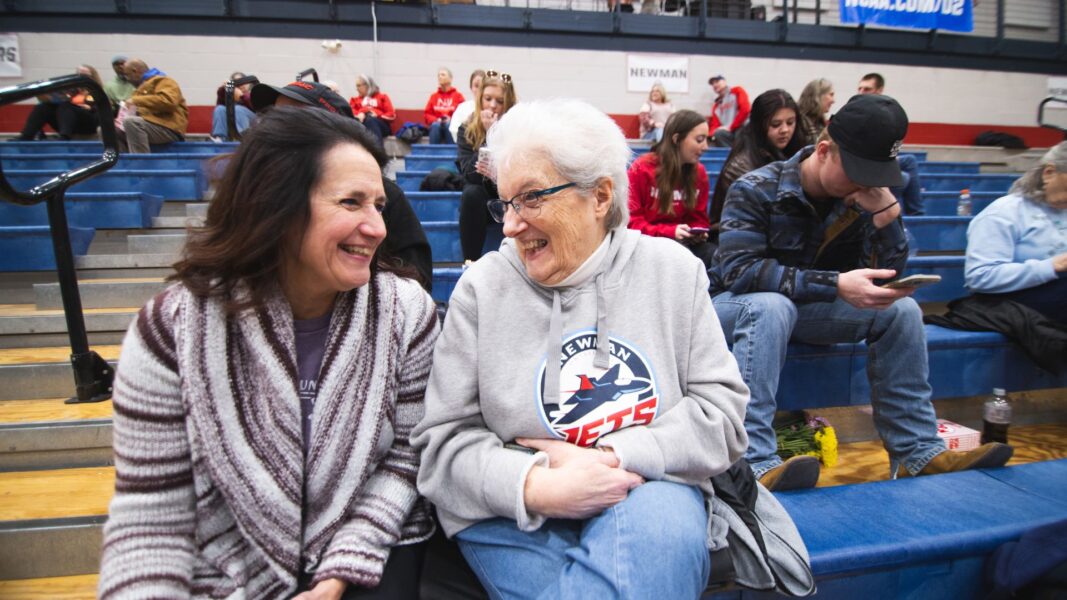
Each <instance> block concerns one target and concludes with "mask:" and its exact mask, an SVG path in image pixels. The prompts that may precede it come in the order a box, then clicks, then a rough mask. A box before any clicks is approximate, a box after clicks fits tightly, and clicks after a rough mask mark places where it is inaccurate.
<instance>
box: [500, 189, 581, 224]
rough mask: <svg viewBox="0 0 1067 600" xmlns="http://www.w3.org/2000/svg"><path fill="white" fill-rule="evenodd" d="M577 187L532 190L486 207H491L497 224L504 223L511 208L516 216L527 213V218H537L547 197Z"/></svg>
mask: <svg viewBox="0 0 1067 600" xmlns="http://www.w3.org/2000/svg"><path fill="white" fill-rule="evenodd" d="M576 185H578V184H576V183H564V184H563V185H557V186H556V187H550V188H548V189H544V190H530V191H529V192H523V193H521V194H516V195H515V197H514V198H512V199H511V200H502V199H500V198H497V199H496V200H490V201H489V202H487V203H486V205H487V206H488V207H489V214H491V215H493V220H494V221H496V222H497V223H503V222H504V215H505V214H507V212H508V207H509V206H510V207H511V208H512V210H514V211H515V214H519V213H520V212H522V211H526V216H528V217H536V216H537V215H538V214H540V213H541V205H542V204H544V203H545V196H548V195H551V194H555V193H556V192H562V191H563V190H565V189H567V188H571V187H574V186H576Z"/></svg>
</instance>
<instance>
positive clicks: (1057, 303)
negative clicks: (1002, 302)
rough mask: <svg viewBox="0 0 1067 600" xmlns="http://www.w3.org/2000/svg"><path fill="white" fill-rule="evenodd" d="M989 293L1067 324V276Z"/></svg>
mask: <svg viewBox="0 0 1067 600" xmlns="http://www.w3.org/2000/svg"><path fill="white" fill-rule="evenodd" d="M988 295H989V296H995V297H998V298H1006V299H1008V300H1014V301H1016V302H1018V303H1019V304H1025V305H1026V306H1029V307H1030V308H1032V309H1034V310H1036V311H1038V312H1040V313H1042V314H1043V315H1045V316H1046V317H1048V318H1050V319H1052V320H1053V321H1056V322H1059V323H1063V324H1065V325H1067V277H1062V276H1061V277H1059V278H1057V279H1053V280H1052V281H1050V282H1048V283H1043V284H1041V285H1038V286H1034V287H1032V288H1026V289H1025V290H1019V291H1017V292H1006V293H1003V294H988Z"/></svg>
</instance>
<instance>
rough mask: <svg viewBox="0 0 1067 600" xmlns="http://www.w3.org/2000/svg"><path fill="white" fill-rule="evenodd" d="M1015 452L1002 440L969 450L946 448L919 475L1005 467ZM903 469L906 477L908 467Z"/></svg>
mask: <svg viewBox="0 0 1067 600" xmlns="http://www.w3.org/2000/svg"><path fill="white" fill-rule="evenodd" d="M1014 453H1015V449H1014V448H1012V447H1011V446H1009V445H1007V444H1001V443H1000V442H989V443H988V444H982V445H981V446H978V447H977V448H975V449H974V450H968V451H967V452H949V451H947V450H946V451H945V452H942V453H941V454H938V455H937V456H935V457H934V458H933V459H931V460H930V462H928V463H926V466H925V467H923V470H922V471H919V475H937V474H938V473H954V472H956V471H966V470H968V469H992V468H994V467H1003V466H1004V464H1005V463H1007V462H1008V460H1010V459H1011V455H1012V454H1014ZM901 471H902V473H901V474H902V475H903V476H905V477H906V476H907V475H908V472H907V470H906V469H901Z"/></svg>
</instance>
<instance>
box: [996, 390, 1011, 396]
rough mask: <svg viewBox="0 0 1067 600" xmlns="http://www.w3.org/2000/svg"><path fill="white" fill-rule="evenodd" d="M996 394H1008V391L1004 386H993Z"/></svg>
mask: <svg viewBox="0 0 1067 600" xmlns="http://www.w3.org/2000/svg"><path fill="white" fill-rule="evenodd" d="M993 395H994V396H1007V395H1008V392H1007V390H1005V389H1004V388H993Z"/></svg>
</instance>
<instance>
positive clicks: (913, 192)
mask: <svg viewBox="0 0 1067 600" xmlns="http://www.w3.org/2000/svg"><path fill="white" fill-rule="evenodd" d="M897 163H899V164H900V172H901V173H902V174H903V175H904V185H902V186H900V187H895V188H889V191H891V192H893V195H894V196H896V198H897V200H898V201H899V202H900V208H901V210H903V212H904V214H905V215H907V216H909V217H918V216H922V215H923V214H925V209H924V208H923V189H922V184H921V183H920V182H919V162H918V161H917V160H915V157H914V156H912V155H911V154H901V155H900V156H898V157H897Z"/></svg>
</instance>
